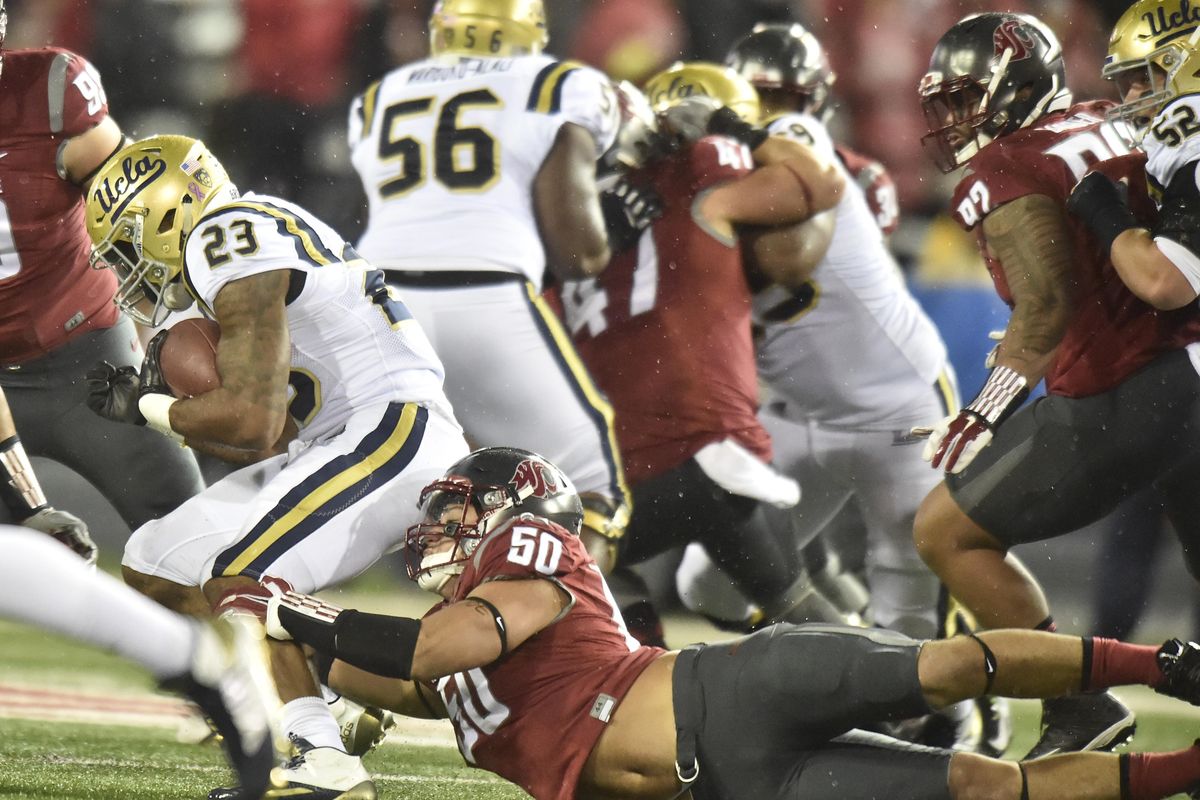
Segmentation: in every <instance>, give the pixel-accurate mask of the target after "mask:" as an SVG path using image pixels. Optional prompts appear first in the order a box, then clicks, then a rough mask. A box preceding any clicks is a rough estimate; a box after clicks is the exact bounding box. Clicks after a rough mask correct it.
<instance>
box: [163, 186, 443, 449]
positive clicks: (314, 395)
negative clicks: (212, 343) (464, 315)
mask: <svg viewBox="0 0 1200 800" xmlns="http://www.w3.org/2000/svg"><path fill="white" fill-rule="evenodd" d="M277 269H287V270H293V271H294V273H295V274H296V275H297V276H302V277H303V280H302V281H301V280H299V279H298V278H294V279H293V281H292V287H291V289H290V290H289V293H288V305H287V324H288V334H289V336H290V337H291V350H292V355H291V374H290V376H289V380H288V383H289V392H288V394H289V405H288V411H289V412H290V413H291V415H292V416H293V417H294V418H295V419H296V422H297V424H299V426H300V438H301V439H303V440H305V441H312V440H314V439H318V438H320V437H322V436H324V435H325V434H328V433H330V432H333V431H335V430H337V429H338V428H340V427H342V426H344V425H345V424H346V420H347V419H348V418H349V417H350V415H351V414H352V413H353V412H354V411H356V410H359V409H362V408H366V407H367V406H371V405H376V404H379V403H384V402H404V403H421V404H425V405H431V406H437V407H440V408H442V409H448V408H449V403H448V402H447V401H446V399H445V395H444V394H443V393H442V377H443V374H442V364H441V362H440V361H439V360H438V357H437V355H436V354H435V353H434V352H433V347H432V346H431V345H430V344H429V340H428V339H426V338H425V334H424V332H422V330H421V327H420V325H418V324H417V322H416V320H414V319H413V318H412V315H411V314H410V313H409V312H408V309H407V308H405V306H404V303H402V302H401V301H400V299H399V297H398V295H397V294H396V292H395V290H394V289H390V288H389V287H388V286H387V285H386V284H385V283H384V281H383V272H382V271H381V270H377V269H372V268H371V266H370V265H368V264H367V263H366V262H364V261H363V260H362V259H360V258H359V257H358V255H357V254H356V253H355V252H354V248H352V247H351V246H350V245H349V244H348V243H347V242H346V241H345V240H344V239H342V237H341V236H339V235H338V234H337V233H336V232H335V231H334V230H333V229H332V228H330V227H329V226H328V225H326V224H325V223H323V222H321V221H320V220H319V219H317V218H316V217H314V216H313V215H312V214H310V213H308V212H307V211H305V210H304V209H302V208H300V207H299V206H297V205H295V204H294V203H289V202H287V201H286V200H280V199H279V198H277V197H269V196H267V195H259V194H253V193H250V194H246V195H244V196H243V197H241V198H240V199H238V200H234V201H231V202H229V203H226V204H224V205H221V206H217V207H215V208H212V209H210V210H209V211H207V212H206V213H205V215H204V216H203V217H201V218H200V220H199V221H198V222H197V223H196V226H195V227H194V228H193V229H192V232H191V234H190V235H189V236H188V240H187V242H186V243H185V245H184V266H183V276H184V280H185V281H186V282H187V285H188V288H189V289H191V291H192V294H194V295H195V296H196V297H197V298H198V299H199V300H200V302H201V303H202V304H203V306H204V308H205V310H206V311H207V312H208V313H209V314H210V315H211V314H212V308H213V303H214V302H215V300H216V297H217V294H218V293H219V292H220V291H221V289H222V288H223V287H224V286H225V285H226V284H227V283H229V282H230V281H234V280H237V279H239V278H246V277H249V276H251V275H257V274H259V273H262V272H269V271H271V270H277Z"/></svg>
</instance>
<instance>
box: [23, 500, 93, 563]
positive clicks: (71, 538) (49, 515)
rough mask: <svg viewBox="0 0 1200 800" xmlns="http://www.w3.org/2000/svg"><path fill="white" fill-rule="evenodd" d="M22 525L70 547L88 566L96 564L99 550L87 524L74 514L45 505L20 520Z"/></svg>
mask: <svg viewBox="0 0 1200 800" xmlns="http://www.w3.org/2000/svg"><path fill="white" fill-rule="evenodd" d="M21 524H22V525H24V526H25V527H26V528H32V529H33V530H35V531H41V532H42V533H44V534H46V535H48V536H50V537H52V538H54V539H57V540H58V541H60V542H62V543H63V544H65V545H66V546H67V547H69V548H71V549H72V550H73V551H74V552H75V553H76V554H77V555H78V556H79V557H80V558H82V559H83V560H84V561H86V562H87V564H88V566H89V567H94V566H96V556H97V555H99V553H100V550H99V548H97V547H96V543H95V542H93V541H92V537H91V535H90V534H88V527H87V524H86V523H85V522H84V521H83V520H81V519H80V518H79V517H77V516H75V515H74V514H70V513H67V512H66V511H59V510H58V509H57V508H54V507H53V506H46V507H45V508H43V509H42V510H41V511H38V512H37V513H36V514H34V515H33V516H31V517H28V518H26V519H25V520H22V522H21Z"/></svg>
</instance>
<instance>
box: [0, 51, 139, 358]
mask: <svg viewBox="0 0 1200 800" xmlns="http://www.w3.org/2000/svg"><path fill="white" fill-rule="evenodd" d="M106 116H108V102H107V100H106V99H105V97H104V89H103V87H102V86H101V84H100V78H99V76H98V75H97V74H96V71H95V70H94V69H92V67H91V65H90V64H88V63H87V62H86V61H85V60H83V59H82V58H81V57H79V56H77V55H75V54H73V53H70V52H67V51H66V50H60V49H57V48H44V49H39V50H6V51H5V52H4V69H3V70H0V363H3V364H15V363H20V362H23V361H28V360H30V359H33V358H36V357H38V356H40V355H42V354H44V353H46V352H48V351H50V350H53V349H54V348H55V347H57V346H59V345H61V344H62V343H63V342H65V341H67V340H68V339H70V338H71V337H73V336H76V335H78V334H80V333H82V332H83V331H86V330H90V329H93V328H104V327H109V326H111V325H112V324H114V323H115V322H116V320H117V314H118V313H119V312H118V310H117V307H116V306H114V305H113V303H112V298H113V294H114V292H115V291H116V278H115V276H114V275H113V274H112V273H111V272H110V271H109V270H93V269H91V268H90V267H89V266H88V253H89V250H90V248H91V242H90V240H89V239H88V235H87V231H86V229H85V228H84V195H83V190H82V189H80V188H79V187H78V186H76V185H75V184H73V183H71V182H69V181H66V180H63V179H62V178H60V177H59V176H58V171H57V167H56V165H55V160H56V158H57V155H58V148H59V146H60V145H61V144H62V143H63V142H64V141H66V140H67V139H70V138H72V137H74V136H78V135H79V134H81V133H84V132H86V131H88V130H90V129H91V128H93V127H95V126H96V125H97V124H99V123H100V122H101V121H103V120H104V118H105V117H106Z"/></svg>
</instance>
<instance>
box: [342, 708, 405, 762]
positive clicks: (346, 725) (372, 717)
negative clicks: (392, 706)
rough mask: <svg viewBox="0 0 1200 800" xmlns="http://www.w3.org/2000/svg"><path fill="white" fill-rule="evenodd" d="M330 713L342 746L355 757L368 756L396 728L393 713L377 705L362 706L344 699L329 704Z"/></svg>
mask: <svg viewBox="0 0 1200 800" xmlns="http://www.w3.org/2000/svg"><path fill="white" fill-rule="evenodd" d="M329 710H330V712H331V713H332V714H333V718H334V719H335V720H337V724H338V728H339V729H340V730H341V732H342V745H343V746H344V747H345V748H346V752H347V753H349V754H350V755H352V756H359V757H360V758H361V757H362V756H365V755H366V754H367V753H369V752H371V751H372V750H374V749H375V748H376V747H378V746H379V745H380V744H382V743H383V740H384V739H386V738H387V735H388V731H390V730H391V729H392V728H394V727H396V715H395V714H393V713H392V712H390V711H385V710H383V709H382V708H379V707H378V706H362V705H359V704H358V703H356V702H354V701H353V700H347V699H346V698H345V697H339V698H338V699H337V700H334V701H333V702H332V703H330V704H329Z"/></svg>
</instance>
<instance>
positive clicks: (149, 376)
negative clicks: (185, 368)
mask: <svg viewBox="0 0 1200 800" xmlns="http://www.w3.org/2000/svg"><path fill="white" fill-rule="evenodd" d="M166 339H167V331H159V332H158V333H157V334H155V336H154V338H153V339H151V340H150V343H149V344H147V345H146V357H145V358H144V359H142V368H141V370H136V369H134V368H133V367H130V366H124V367H114V366H113V365H112V364H109V363H108V362H107V361H105V362H102V363H100V364H97V365H96V366H95V367H93V368H92V369H90V370H88V373H87V383H88V398H87V404H88V408H90V409H91V410H92V411H95V412H96V413H97V414H99V415H100V416H102V417H104V418H105V419H110V420H112V421H113V422H127V423H130V424H132V425H145V424H146V417H145V416H144V415H143V414H142V412H141V410H140V409H139V408H138V401H139V400H140V399H141V398H142V397H143V396H145V395H147V394H165V395H171V389H170V388H169V387H168V386H167V382H166V381H165V380H164V379H163V373H162V367H161V366H160V365H159V355H160V354H161V352H162V346H163V342H165V341H166Z"/></svg>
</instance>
